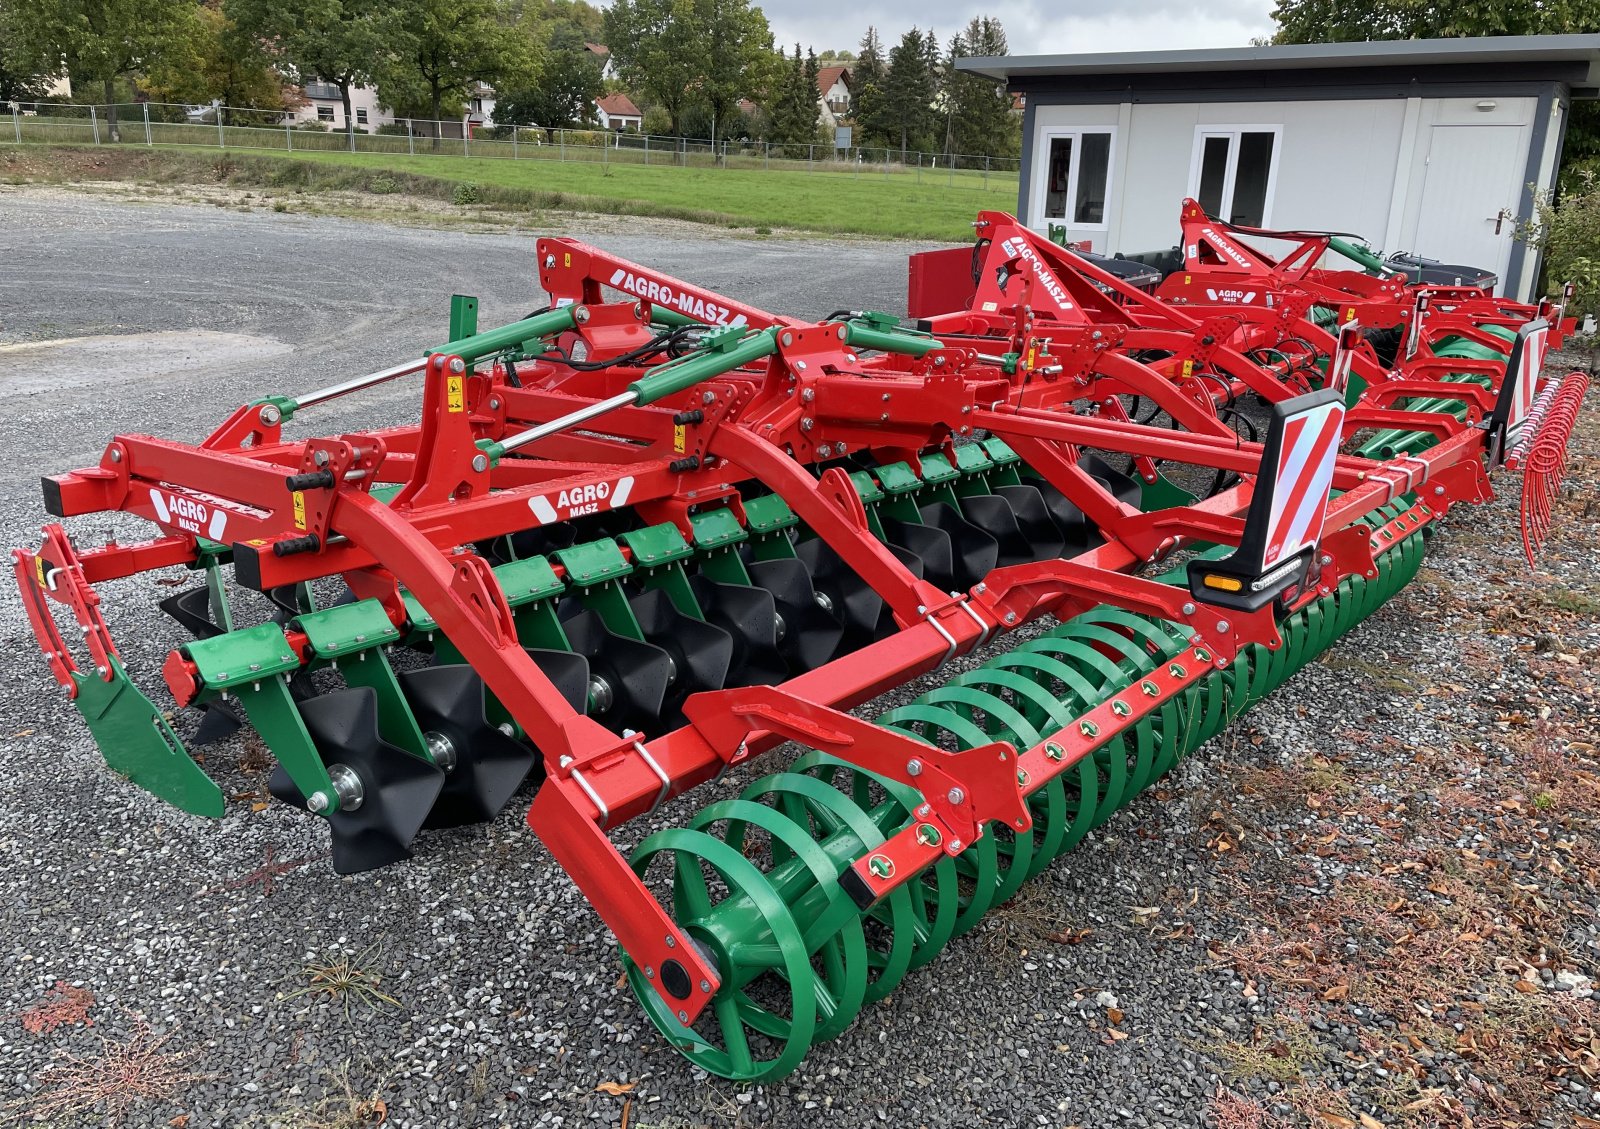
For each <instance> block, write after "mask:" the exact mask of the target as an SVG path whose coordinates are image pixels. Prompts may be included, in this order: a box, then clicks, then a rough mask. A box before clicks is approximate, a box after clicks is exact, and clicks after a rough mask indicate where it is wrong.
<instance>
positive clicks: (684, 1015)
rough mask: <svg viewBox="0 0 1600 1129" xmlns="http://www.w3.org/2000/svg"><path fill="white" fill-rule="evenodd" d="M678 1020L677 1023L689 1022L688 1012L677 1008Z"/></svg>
mask: <svg viewBox="0 0 1600 1129" xmlns="http://www.w3.org/2000/svg"><path fill="white" fill-rule="evenodd" d="M678 1022H679V1023H688V1022H689V1013H688V1012H686V1011H684V1010H682V1009H681V1008H680V1009H679V1010H678Z"/></svg>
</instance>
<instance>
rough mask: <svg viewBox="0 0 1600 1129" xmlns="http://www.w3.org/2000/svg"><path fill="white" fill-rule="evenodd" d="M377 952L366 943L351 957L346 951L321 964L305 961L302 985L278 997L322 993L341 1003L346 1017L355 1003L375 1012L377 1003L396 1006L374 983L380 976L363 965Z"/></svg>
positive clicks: (398, 1003)
mask: <svg viewBox="0 0 1600 1129" xmlns="http://www.w3.org/2000/svg"><path fill="white" fill-rule="evenodd" d="M377 953H378V947H377V946H376V945H369V946H368V947H367V948H365V949H363V950H361V952H359V953H356V954H355V955H354V956H351V955H350V954H348V953H346V954H345V955H343V956H339V957H330V958H329V959H328V961H327V963H325V964H308V965H306V966H305V968H304V969H302V973H303V975H305V976H306V977H307V982H306V984H305V985H304V986H302V987H300V988H296V989H295V990H294V991H292V992H285V993H283V994H281V995H280V996H279V997H278V998H279V999H282V1000H292V999H295V998H297V997H299V996H326V997H327V998H328V999H330V1000H335V1001H339V1002H341V1003H343V1004H344V1014H345V1018H346V1019H348V1018H350V1009H351V1007H352V1006H354V1005H355V1004H356V1003H363V1004H365V1005H366V1006H367V1007H368V1008H369V1009H371V1010H372V1011H377V1010H378V1005H379V1004H388V1005H389V1006H390V1007H399V1006H400V1001H399V1000H397V999H395V998H394V997H393V996H391V995H389V993H387V992H385V991H383V990H382V989H381V988H380V987H379V986H378V985H379V984H381V983H382V982H383V977H382V976H381V975H380V974H379V973H377V972H372V971H368V969H367V968H366V967H365V966H366V965H368V964H370V963H371V962H372V960H373V958H374V957H376V956H377Z"/></svg>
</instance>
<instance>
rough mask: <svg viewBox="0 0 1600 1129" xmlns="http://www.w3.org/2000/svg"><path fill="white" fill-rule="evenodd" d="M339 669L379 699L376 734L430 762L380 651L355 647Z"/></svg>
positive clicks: (350, 682) (415, 720)
mask: <svg viewBox="0 0 1600 1129" xmlns="http://www.w3.org/2000/svg"><path fill="white" fill-rule="evenodd" d="M363 602H365V601H363ZM374 602H376V601H374ZM350 606H352V607H354V606H355V605H350ZM380 610H381V609H380ZM339 673H340V674H342V675H344V680H345V682H347V683H348V684H349V685H351V686H366V687H370V688H371V690H372V692H373V695H374V696H375V697H376V698H377V700H378V736H380V737H382V738H383V739H384V740H385V741H387V742H389V743H390V744H391V745H398V746H399V747H400V748H402V749H404V750H405V751H406V752H408V753H410V754H411V755H412V756H414V757H420V758H421V759H422V760H425V761H427V762H428V763H429V764H432V763H433V758H432V757H431V756H429V755H428V745H427V742H425V741H424V740H423V739H422V728H421V726H419V725H418V724H417V718H416V715H415V714H413V713H412V712H411V706H410V705H409V704H408V703H407V702H406V697H405V695H404V694H403V693H401V691H400V682H399V680H398V679H396V678H395V675H394V668H393V667H391V666H390V665H389V660H388V659H386V658H385V657H384V655H383V652H382V651H378V650H372V651H357V652H356V653H355V654H352V655H350V656H348V657H347V658H345V659H344V660H342V661H341V662H340V663H339Z"/></svg>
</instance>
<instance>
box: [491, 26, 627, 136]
mask: <svg viewBox="0 0 1600 1129" xmlns="http://www.w3.org/2000/svg"><path fill="white" fill-rule="evenodd" d="M585 42H586V40H585V38H584V34H583V29H582V28H580V27H578V26H575V25H572V24H567V23H562V24H559V25H557V26H556V28H555V30H554V31H553V32H552V33H551V34H550V36H549V38H548V39H547V40H545V41H544V66H543V67H542V68H541V70H540V73H539V81H538V82H537V83H534V84H533V85H531V86H528V87H525V88H522V89H517V90H502V91H500V92H499V96H498V97H497V99H496V101H495V110H494V113H495V117H496V118H497V119H498V120H500V121H501V122H517V123H520V124H524V125H542V126H546V127H554V126H564V125H571V124H573V123H575V122H583V121H587V120H588V118H589V116H590V107H591V106H592V105H593V103H594V100H595V99H596V98H598V97H599V96H600V94H601V92H602V90H603V89H604V87H605V81H604V79H602V78H601V72H602V70H603V66H602V64H601V62H600V60H599V59H597V58H595V56H594V55H593V54H592V53H591V52H589V51H587V50H585V49H584V46H583V45H584V43H585Z"/></svg>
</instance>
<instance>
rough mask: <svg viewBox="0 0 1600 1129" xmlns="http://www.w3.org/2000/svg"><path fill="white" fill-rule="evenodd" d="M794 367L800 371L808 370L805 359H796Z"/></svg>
mask: <svg viewBox="0 0 1600 1129" xmlns="http://www.w3.org/2000/svg"><path fill="white" fill-rule="evenodd" d="M794 367H795V369H796V370H797V371H799V372H805V371H806V363H805V362H804V361H796V362H795V363H794Z"/></svg>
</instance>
